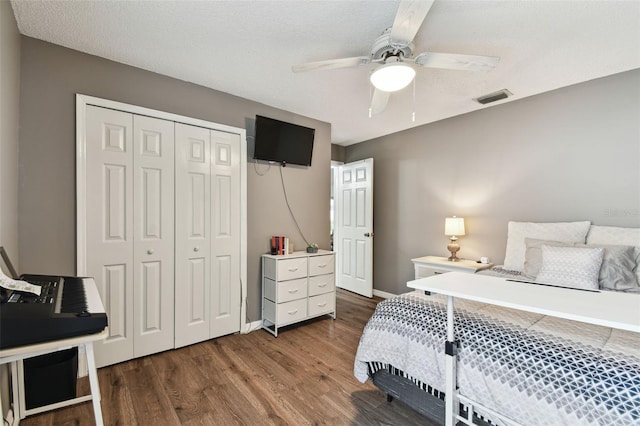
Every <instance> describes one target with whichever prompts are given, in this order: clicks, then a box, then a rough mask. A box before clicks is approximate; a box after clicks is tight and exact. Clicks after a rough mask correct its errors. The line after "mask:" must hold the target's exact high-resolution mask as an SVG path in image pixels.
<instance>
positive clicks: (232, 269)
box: [210, 130, 241, 338]
mask: <svg viewBox="0 0 640 426" xmlns="http://www.w3.org/2000/svg"><path fill="white" fill-rule="evenodd" d="M211 156H212V158H211V164H212V168H213V172H212V174H211V194H212V195H211V197H212V238H213V241H212V243H213V244H212V251H213V255H212V266H211V274H212V279H211V334H210V337H212V338H213V337H219V336H223V335H225V334H230V333H235V332H238V331H240V303H241V300H240V297H241V295H240V289H241V283H240V217H241V212H240V135H238V134H232V133H225V132H220V131H214V130H212V131H211Z"/></svg>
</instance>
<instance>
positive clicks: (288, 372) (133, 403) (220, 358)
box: [21, 290, 431, 426]
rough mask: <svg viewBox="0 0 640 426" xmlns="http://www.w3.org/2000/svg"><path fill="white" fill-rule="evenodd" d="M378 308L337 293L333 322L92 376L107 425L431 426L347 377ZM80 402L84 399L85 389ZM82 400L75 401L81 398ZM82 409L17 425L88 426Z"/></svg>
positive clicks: (223, 342)
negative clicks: (373, 314)
mask: <svg viewBox="0 0 640 426" xmlns="http://www.w3.org/2000/svg"><path fill="white" fill-rule="evenodd" d="M379 300H380V299H378V298H373V299H367V298H364V297H361V296H358V295H355V294H353V293H349V292H347V291H343V290H338V300H337V311H338V315H337V319H336V320H332V319H331V318H329V317H328V316H327V317H322V318H318V319H315V320H310V321H306V322H304V323H301V324H296V325H293V326H290V327H286V328H283V329H281V330H280V331H279V333H278V337H277V338H276V337H274V336H273V335H271V334H269V333H267V332H266V331H264V330H258V331H255V332H253V333H250V334H235V335H230V336H225V337H221V338H218V339H215V340H210V341H207V342H203V343H199V344H196V345H191V346H187V347H184V348H180V349H176V350H172V351H167V352H163V353H159V354H155V355H152V356H148V357H143V358H139V359H136V360H132V361H128V362H124V363H121V364H117V365H114V366H110V367H105V368H101V369H100V370H98V378H99V381H100V391H101V393H102V413H103V417H104V420H105V424H106V425H127V426H129V425H152V426H165V425H167V426H173V425H188V426H192V425H193V426H195V425H225V426H226V425H380V426H382V425H430V424H431V423H429V421H428V420H427V419H425V418H424V417H422V416H421V415H419V414H417V413H416V412H415V411H413V410H411V409H410V408H408V407H407V406H406V405H404V404H402V403H401V402H399V401H394V402H392V403H388V402H387V401H386V397H385V395H384V394H383V393H382V392H381V391H380V390H378V389H377V388H376V387H375V386H373V385H372V384H371V383H369V382H367V383H365V384H362V383H360V382H358V381H357V380H356V379H355V377H354V376H353V362H354V358H355V352H356V348H357V346H358V342H359V339H360V335H361V333H362V329H363V328H364V325H365V323H366V321H367V320H368V319H369V317H370V316H371V314H372V313H373V310H374V309H375V306H376V304H377V302H378V301H379ZM78 388H79V392H84V394H86V392H87V391H88V385H87V383H86V379H81V380H80V381H79V383H78ZM81 394H82V393H81ZM92 423H93V410H92V407H91V404H90V403H83V404H79V405H76V406H72V407H66V408H62V409H58V410H55V411H52V412H49V413H43V414H39V415H35V416H31V417H28V418H26V419H24V420H23V421H22V422H21V424H22V425H24V426H32V425H52V426H54V425H55V426H57V425H90V424H92Z"/></svg>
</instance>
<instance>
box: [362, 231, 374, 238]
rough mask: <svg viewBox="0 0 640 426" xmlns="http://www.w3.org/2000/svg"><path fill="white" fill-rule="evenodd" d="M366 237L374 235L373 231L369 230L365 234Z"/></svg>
mask: <svg viewBox="0 0 640 426" xmlns="http://www.w3.org/2000/svg"><path fill="white" fill-rule="evenodd" d="M364 236H365V237H373V232H367V233H365V234H364Z"/></svg>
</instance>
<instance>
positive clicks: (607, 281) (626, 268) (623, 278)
mask: <svg viewBox="0 0 640 426" xmlns="http://www.w3.org/2000/svg"><path fill="white" fill-rule="evenodd" d="M575 246H576V247H601V248H603V249H604V258H603V260H602V266H601V267H600V274H599V276H598V284H599V286H600V288H601V289H604V290H629V289H633V288H636V287H638V285H639V283H638V282H637V278H636V275H635V274H634V272H633V270H634V268H635V267H636V262H637V259H636V248H635V247H632V246H610V245H605V244H575Z"/></svg>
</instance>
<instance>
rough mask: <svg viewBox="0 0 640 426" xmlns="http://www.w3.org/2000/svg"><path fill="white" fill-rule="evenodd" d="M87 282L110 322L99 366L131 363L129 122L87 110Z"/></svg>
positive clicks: (123, 117) (125, 117)
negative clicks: (90, 279) (90, 282)
mask: <svg viewBox="0 0 640 426" xmlns="http://www.w3.org/2000/svg"><path fill="white" fill-rule="evenodd" d="M86 145H87V148H86V158H87V160H86V169H87V171H88V173H87V177H86V180H87V188H90V190H88V191H87V192H86V199H87V202H86V206H87V207H86V208H87V210H86V211H87V213H86V221H87V253H86V262H87V271H86V275H87V276H93V277H94V278H95V281H96V286H97V287H98V291H99V292H100V297H101V298H102V302H103V305H104V307H105V309H106V312H107V315H108V318H109V335H108V336H107V338H106V339H105V340H103V341H100V342H96V343H95V345H96V348H95V349H96V350H95V358H96V364H97V365H98V366H104V365H110V364H115V363H117V362H120V361H123V360H125V359H130V358H133V321H132V318H133V309H134V307H133V293H134V292H133V276H134V274H133V270H134V267H133V239H134V238H133V191H132V188H133V116H132V115H131V114H128V113H124V112H120V111H114V110H110V109H105V108H98V107H94V106H87V115H86Z"/></svg>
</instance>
